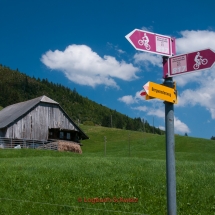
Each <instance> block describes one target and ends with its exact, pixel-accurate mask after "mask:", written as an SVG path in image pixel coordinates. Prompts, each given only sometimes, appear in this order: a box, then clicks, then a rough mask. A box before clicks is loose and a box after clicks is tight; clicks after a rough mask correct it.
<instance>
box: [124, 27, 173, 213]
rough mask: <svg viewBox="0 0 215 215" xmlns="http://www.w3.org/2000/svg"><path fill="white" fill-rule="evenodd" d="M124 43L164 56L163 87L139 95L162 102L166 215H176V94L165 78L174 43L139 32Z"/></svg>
mask: <svg viewBox="0 0 215 215" xmlns="http://www.w3.org/2000/svg"><path fill="white" fill-rule="evenodd" d="M126 39H127V40H128V41H129V42H130V43H131V44H132V45H133V46H134V48H135V49H136V50H140V51H146V52H150V53H154V54H159V55H163V73H164V74H165V75H164V79H165V81H164V83H163V85H159V84H155V83H152V82H148V83H147V84H145V85H144V90H145V92H142V93H141V95H142V96H145V97H146V100H148V99H153V98H158V99H161V100H164V101H165V102H164V103H165V127H166V176H167V177H166V178H167V179H166V180H167V214H168V215H176V214H177V206H176V174H175V137H174V104H176V103H177V94H176V89H175V86H174V82H173V80H172V77H168V74H169V72H168V68H169V67H168V57H171V56H172V55H174V54H176V49H175V39H174V38H171V37H168V36H164V35H159V34H154V33H151V32H147V31H142V30H138V29H135V30H133V31H132V32H130V33H129V34H128V35H126ZM164 71H166V73H165V72H164Z"/></svg>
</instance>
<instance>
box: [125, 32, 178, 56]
mask: <svg viewBox="0 0 215 215" xmlns="http://www.w3.org/2000/svg"><path fill="white" fill-rule="evenodd" d="M125 37H126V39H127V40H128V41H129V42H130V43H131V44H132V45H133V46H134V48H135V49H137V50H140V51H146V52H151V53H154V54H159V55H163V56H172V55H173V54H175V52H176V51H175V39H174V38H171V37H168V36H164V35H160V34H155V33H151V32H148V31H143V30H138V29H134V30H133V31H132V32H130V33H129V34H127V35H126V36H125Z"/></svg>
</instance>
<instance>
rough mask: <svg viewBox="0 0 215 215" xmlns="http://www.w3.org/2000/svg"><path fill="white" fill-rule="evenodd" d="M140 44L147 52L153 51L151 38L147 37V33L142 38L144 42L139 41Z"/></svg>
mask: <svg viewBox="0 0 215 215" xmlns="http://www.w3.org/2000/svg"><path fill="white" fill-rule="evenodd" d="M138 44H139V45H140V46H143V45H144V46H145V48H146V50H150V49H151V46H150V45H149V38H148V36H147V35H146V33H144V37H142V40H138Z"/></svg>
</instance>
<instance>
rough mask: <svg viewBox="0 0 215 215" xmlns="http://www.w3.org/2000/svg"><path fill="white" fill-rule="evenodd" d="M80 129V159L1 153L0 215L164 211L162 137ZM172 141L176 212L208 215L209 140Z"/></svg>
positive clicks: (210, 198) (211, 206)
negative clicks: (82, 134) (86, 136)
mask: <svg viewBox="0 0 215 215" xmlns="http://www.w3.org/2000/svg"><path fill="white" fill-rule="evenodd" d="M81 127H82V129H83V130H84V132H86V133H88V134H89V136H90V137H91V138H90V139H89V140H85V141H83V143H84V146H83V147H82V148H83V152H84V153H83V154H82V155H79V154H73V153H69V152H56V151H42V150H30V149H22V150H0V172H1V180H0V188H1V192H0V202H1V207H0V214H10V215H15V214H41V215H43V214H69V215H70V214H77V215H80V214H94V215H100V214H110V215H112V214H115V215H121V214H139V215H141V214H151V215H158V214H167V212H166V210H167V209H166V167H165V165H166V164H165V138H164V136H160V135H154V134H148V133H143V132H135V131H125V130H121V129H113V128H105V127H100V126H81ZM104 136H105V137H106V141H107V142H106V146H107V147H106V156H104ZM175 139H176V183H177V186H176V188H177V212H178V214H180V215H187V214H205V215H206V214H207V215H208V214H214V210H215V208H214V205H215V201H214V193H215V188H214V183H215V177H214V163H215V158H214V156H213V154H214V150H215V144H214V142H213V141H212V140H205V139H197V138H191V137H184V136H176V138H175ZM128 143H130V149H131V150H130V154H129V150H128V149H129V144H128ZM126 199H133V200H134V199H135V200H137V201H136V202H126ZM98 200H99V202H98ZM96 201H97V202H96ZM104 201H106V202H104Z"/></svg>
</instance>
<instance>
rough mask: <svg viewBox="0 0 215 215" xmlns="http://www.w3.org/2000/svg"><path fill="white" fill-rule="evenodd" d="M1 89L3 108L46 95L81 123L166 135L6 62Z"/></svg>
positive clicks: (0, 77) (1, 71)
mask: <svg viewBox="0 0 215 215" xmlns="http://www.w3.org/2000/svg"><path fill="white" fill-rule="evenodd" d="M0 92H1V93H0V110H1V108H2V107H6V106H8V105H11V104H15V103H18V102H22V101H27V100H29V99H33V98H36V97H39V96H42V95H46V96H48V97H50V98H51V99H53V100H55V101H57V102H58V103H59V104H60V105H61V107H62V108H63V109H64V110H65V111H66V113H67V114H68V115H69V116H70V117H71V118H72V119H73V120H74V121H75V122H76V123H77V124H78V123H79V122H80V123H84V124H86V125H102V126H105V127H114V128H120V129H127V130H135V131H141V130H142V131H143V130H144V131H146V132H150V133H152V132H153V133H157V134H164V131H161V130H160V129H159V128H153V127H152V126H150V125H149V123H148V122H147V121H143V120H142V119H141V118H140V117H138V118H134V119H132V118H130V117H128V116H126V115H123V114H121V113H119V112H117V111H116V110H112V109H110V108H107V107H105V106H103V105H102V104H97V103H96V102H94V101H91V100H90V99H88V98H86V97H83V96H81V95H79V93H78V92H77V91H76V89H75V88H74V89H73V90H71V89H69V88H68V87H65V86H62V85H61V84H55V83H52V82H49V81H48V80H47V79H43V80H40V79H39V78H38V79H36V78H31V77H29V76H27V75H26V74H23V73H20V72H19V71H15V70H11V69H10V68H9V67H6V66H2V65H0Z"/></svg>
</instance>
